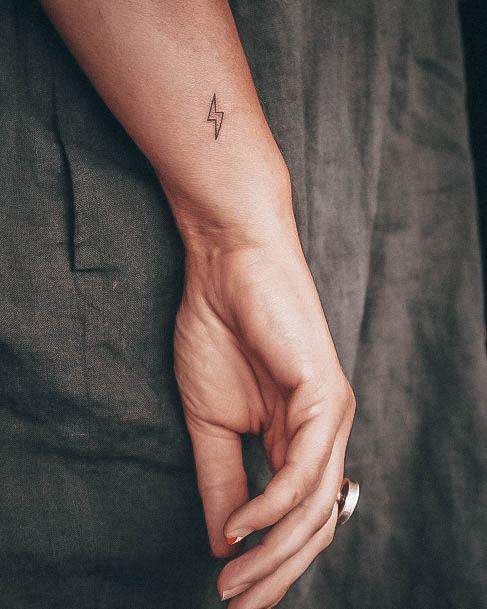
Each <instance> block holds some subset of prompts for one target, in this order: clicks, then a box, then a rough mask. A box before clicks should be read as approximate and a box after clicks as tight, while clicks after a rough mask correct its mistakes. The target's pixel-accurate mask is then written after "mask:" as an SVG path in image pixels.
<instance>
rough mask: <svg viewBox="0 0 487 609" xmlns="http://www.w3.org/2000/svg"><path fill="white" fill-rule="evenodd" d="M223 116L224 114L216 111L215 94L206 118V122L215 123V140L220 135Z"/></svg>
mask: <svg viewBox="0 0 487 609" xmlns="http://www.w3.org/2000/svg"><path fill="white" fill-rule="evenodd" d="M223 115H224V112H217V111H216V93H213V98H212V100H211V106H210V111H209V112H208V118H207V119H206V120H207V121H212V122H214V123H215V139H217V138H218V134H219V133H220V129H221V128H222V123H223Z"/></svg>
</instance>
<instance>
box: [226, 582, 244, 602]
mask: <svg viewBox="0 0 487 609" xmlns="http://www.w3.org/2000/svg"><path fill="white" fill-rule="evenodd" d="M248 587H249V585H248V584H240V585H239V586H235V588H230V590H223V592H222V601H226V600H227V599H229V598H233V597H234V596H237V594H240V592H243V591H244V590H246V589H247V588H248Z"/></svg>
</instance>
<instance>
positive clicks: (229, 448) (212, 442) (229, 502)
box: [188, 421, 248, 557]
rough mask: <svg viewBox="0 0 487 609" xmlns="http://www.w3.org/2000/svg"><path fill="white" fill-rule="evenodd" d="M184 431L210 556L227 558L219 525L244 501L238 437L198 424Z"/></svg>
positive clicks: (244, 479)
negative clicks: (187, 438)
mask: <svg viewBox="0 0 487 609" xmlns="http://www.w3.org/2000/svg"><path fill="white" fill-rule="evenodd" d="M188 431H189V434H190V436H191V441H192V444H193V453H194V458H195V463H196V475H197V478H198V490H199V493H200V495H201V500H202V502H203V509H204V511H205V520H206V527H207V529H208V539H209V543H210V549H211V553H212V554H213V556H216V557H226V556H230V555H231V554H233V553H234V548H233V547H232V546H231V545H229V543H227V541H226V539H225V535H224V533H223V525H224V524H225V522H226V520H227V519H228V517H229V516H230V514H231V513H232V512H233V511H234V510H235V509H237V508H238V507H240V506H241V505H243V504H244V503H246V502H247V501H248V488H247V476H246V473H245V469H244V466H243V460H242V443H241V440H240V435H239V434H238V433H236V432H234V431H231V430H229V429H225V428H223V427H221V426H218V425H213V424H210V423H205V422H203V423H202V422H199V421H198V423H196V424H195V423H194V422H188Z"/></svg>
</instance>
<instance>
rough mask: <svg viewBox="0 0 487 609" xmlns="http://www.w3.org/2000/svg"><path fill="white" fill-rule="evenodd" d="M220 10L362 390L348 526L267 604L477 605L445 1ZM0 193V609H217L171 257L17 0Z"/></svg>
mask: <svg viewBox="0 0 487 609" xmlns="http://www.w3.org/2000/svg"><path fill="white" fill-rule="evenodd" d="M232 8H233V10H234V13H235V17H236V21H237V25H238V28H239V31H240V33H241V37H242V42H243V44H244V46H245V49H246V52H247V55H248V59H249V62H250V65H251V68H252V71H253V74H254V77H255V81H256V85H257V88H258V90H259V93H260V96H261V99H262V103H263V106H264V109H265V112H266V114H267V117H268V120H269V123H270V125H271V128H272V130H273V132H274V134H275V137H276V139H277V141H278V143H279V145H280V147H281V149H282V151H283V154H284V156H285V158H286V160H287V162H288V165H289V168H290V171H291V174H292V178H293V183H294V190H295V193H294V195H295V196H294V204H295V210H296V217H297V221H298V225H299V231H300V236H301V239H302V244H303V248H304V251H305V254H306V257H307V259H308V261H309V264H310V267H311V270H312V272H313V275H314V277H315V280H316V283H317V286H318V289H319V292H320V295H321V298H322V301H323V305H324V307H325V310H326V313H327V317H328V320H329V323H330V326H331V329H332V333H333V336H334V339H335V341H336V345H337V349H338V351H339V355H340V357H341V360H342V362H343V365H344V368H345V370H346V372H347V374H348V376H349V378H350V380H351V382H352V385H353V386H354V388H355V391H356V394H357V397H358V413H357V419H356V423H355V427H354V431H353V434H352V439H351V444H350V450H349V455H348V461H347V472H348V474H349V475H350V476H351V477H353V478H356V479H358V480H360V482H361V484H362V497H361V501H360V507H359V509H358V511H357V514H356V515H354V517H353V518H352V520H351V521H350V522H349V523H348V524H347V525H346V526H345V527H343V528H340V529H339V530H338V531H337V535H336V539H335V541H334V543H333V545H332V546H331V548H330V549H329V550H328V551H326V552H324V553H323V554H322V555H320V557H319V558H318V559H317V560H316V561H315V562H314V563H313V565H312V566H311V567H310V568H309V570H308V571H307V572H306V574H305V575H304V576H302V577H301V578H300V580H299V581H298V582H297V583H296V584H295V585H294V586H293V587H292V589H291V590H290V592H289V594H288V595H287V597H285V599H284V600H283V601H282V602H281V603H280V604H279V607H280V608H283V609H284V608H288V609H291V608H293V609H298V608H299V609H325V608H326V609H442V608H452V609H453V608H454V609H480V607H482V603H483V602H484V601H485V598H487V586H486V577H485V576H486V574H485V568H486V567H485V564H486V557H485V551H486V547H487V540H486V529H487V524H486V505H487V497H486V487H485V479H486V473H487V463H486V450H485V441H486V437H487V436H486V426H487V425H486V423H487V413H486V410H485V406H486V402H487V362H486V354H485V328H484V323H483V302H482V293H481V269H480V256H479V244H478V235H477V218H476V207H475V200H474V193H473V188H472V168H471V160H470V153H469V148H468V138H467V131H466V120H465V109H464V78H463V65H462V54H461V45H460V37H459V25H458V20H457V14H456V6H455V2H453V1H452V0H441V1H439V0H407V1H406V0H389V1H387V2H379V1H377V0H342V1H340V2H338V1H336V0H280V1H277V0H235V1H233V2H232ZM0 180H1V182H0V184H1V189H0V286H1V288H0V482H1V493H0V567H1V568H0V606H1V607H2V608H5V609H34V608H36V609H156V608H157V609H166V608H167V609H213V608H215V609H216V608H217V607H220V606H222V605H221V603H220V600H219V598H218V595H217V592H216V588H215V580H216V575H217V574H218V572H219V570H220V569H221V567H222V566H223V561H222V560H217V559H214V558H211V557H210V556H209V555H208V549H207V541H206V532H205V527H204V520H203V514H202V509H201V504H200V501H199V497H198V493H197V489H196V482H195V476H194V467H193V460H192V453H191V446H190V442H189V438H188V435H187V432H186V429H185V426H184V420H183V417H182V411H181V404H180V399H179V396H178V391H177V387H176V384H175V380H174V375H173V370H172V346H171V345H172V333H173V326H174V318H175V314H176V311H177V307H178V302H179V299H180V296H181V287H182V280H183V261H184V253H183V248H182V245H181V241H180V239H179V236H178V234H177V231H176V230H175V227H174V223H173V220H172V216H171V213H170V210H169V207H168V204H167V201H166V200H165V198H164V195H163V194H162V192H161V189H160V187H159V185H158V183H157V181H156V179H155V177H154V174H153V172H152V170H151V168H150V166H149V164H148V163H147V161H146V160H145V159H144V158H143V156H142V155H141V153H140V152H139V151H138V149H137V148H136V146H135V145H134V144H133V142H132V141H131V140H130V139H129V138H128V136H127V135H126V134H125V132H124V131H123V129H122V128H121V126H120V125H119V124H118V123H117V121H116V120H115V119H114V118H113V116H112V115H111V114H110V112H109V111H108V110H107V108H106V107H105V105H104V104H103V102H102V101H101V100H100V98H99V97H98V95H97V94H96V92H95V91H94V90H93V88H92V87H91V85H90V84H89V82H88V80H87V79H86V77H85V76H84V75H83V74H82V72H81V71H80V69H79V68H78V67H77V65H76V63H75V61H74V60H73V59H72V57H71V56H70V54H69V52H68V51H67V50H66V48H65V47H64V45H63V43H62V42H61V41H60V39H59V38H58V36H57V35H56V33H55V32H54V30H53V28H52V26H51V25H50V24H49V22H48V21H47V19H46V18H45V17H44V16H43V14H42V12H41V10H40V8H39V6H38V5H37V3H35V2H32V1H29V0H17V1H14V0H3V1H2V3H1V4H0ZM245 440H246V442H245V448H246V461H247V466H248V470H249V474H250V479H251V485H252V492H253V493H257V492H259V491H260V490H262V488H263V487H264V485H265V483H266V482H267V481H268V480H269V471H268V470H267V468H266V466H265V460H264V456H263V453H262V449H261V447H260V444H259V441H258V439H256V438H250V437H248V438H246V439H245ZM252 543H255V541H253V542H252Z"/></svg>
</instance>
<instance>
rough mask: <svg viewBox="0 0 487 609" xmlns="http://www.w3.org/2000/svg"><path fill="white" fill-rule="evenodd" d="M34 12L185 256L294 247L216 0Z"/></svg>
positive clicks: (251, 97) (102, 3)
mask: <svg viewBox="0 0 487 609" xmlns="http://www.w3.org/2000/svg"><path fill="white" fill-rule="evenodd" d="M42 4H43V6H44V8H45V10H46V12H47V13H48V15H49V16H50V18H51V20H52V21H53V22H54V24H55V25H56V27H57V28H58V30H59V31H60V33H61V35H62V36H63V38H64V39H65V41H66V43H67V44H68V46H69V47H70V48H71V50H72V52H73V54H74V55H75V57H76V58H77V60H78V61H79V63H80V64H81V66H82V67H83V68H84V70H85V71H86V73H87V74H88V76H89V77H90V79H91V80H92V82H93V83H94V85H95V87H96V88H97V89H98V91H99V92H100V94H101V96H102V97H103V98H104V100H105V101H106V103H107V104H108V106H109V107H110V108H111V110H112V111H113V112H114V113H115V115H116V116H117V117H118V119H119V120H120V121H121V123H122V124H123V126H124V127H125V129H126V130H127V131H128V133H129V134H130V135H131V136H132V137H133V139H134V140H135V142H136V143H137V144H138V146H139V147H140V148H141V150H142V151H143V152H144V153H145V154H146V156H147V157H148V158H149V160H150V161H151V163H152V164H153V166H154V168H155V171H156V172H157V174H158V176H159V177H160V179H161V182H162V184H163V186H164V189H165V191H166V193H167V195H168V198H169V201H170V203H171V206H172V208H173V212H174V215H175V218H176V222H177V224H178V226H179V229H180V231H181V233H182V237H183V240H184V241H185V245H186V247H187V248H189V249H198V248H199V247H203V248H206V247H210V248H213V247H216V248H219V247H221V246H225V245H226V244H228V245H233V244H236V245H239V244H241V243H247V242H250V243H252V242H259V241H260V240H268V239H270V238H272V237H273V236H274V237H275V236H276V233H279V232H282V234H285V235H286V237H288V236H292V238H294V237H295V227H294V220H293V216H292V206H291V196H290V187H289V179H288V174H287V169H286V166H285V163H284V161H283V159H282V157H281V154H280V152H279V150H278V148H277V145H276V143H275V141H274V138H273V137H272V134H271V132H270V130H269V127H268V125H267V122H266V120H265V117H264V114H263V112H262V109H261V106H260V103H259V100H258V97H257V94H256V91H255V88H254V85H253V82H252V78H251V75H250V71H249V68H248V65H247V61H246V59H245V55H244V52H243V50H242V47H241V44H240V40H239V37H238V33H237V30H236V27H235V23H234V20H233V16H232V13H231V11H230V9H229V7H228V3H227V2H226V0H206V1H196V0H192V1H186V2H184V1H183V2H174V1H167V0H166V1H155V0H137V1H134V0H119V1H117V2H113V1H112V0H90V1H86V2H79V1H78V0H43V2H42ZM222 113H223V114H222Z"/></svg>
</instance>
